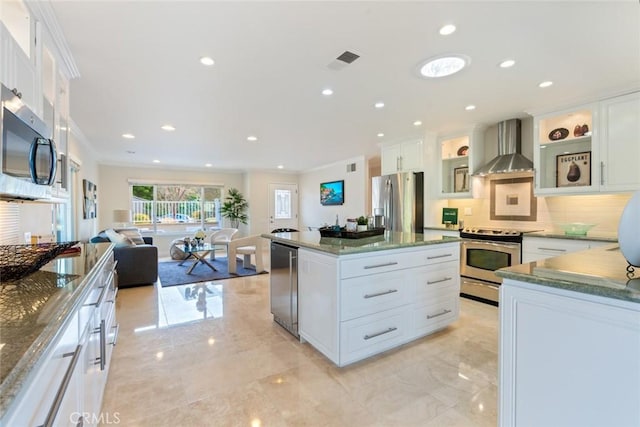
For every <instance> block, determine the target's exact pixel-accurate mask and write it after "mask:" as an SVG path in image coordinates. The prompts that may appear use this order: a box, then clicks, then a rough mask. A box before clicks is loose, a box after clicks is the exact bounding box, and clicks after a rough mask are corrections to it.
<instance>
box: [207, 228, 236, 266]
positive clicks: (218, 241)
mask: <svg viewBox="0 0 640 427" xmlns="http://www.w3.org/2000/svg"><path fill="white" fill-rule="evenodd" d="M237 232H238V229H237V228H221V229H220V230H218V231H216V232H214V233H213V234H212V235H211V236H210V237H209V238H210V239H211V244H212V245H213V246H214V248H213V250H212V251H211V259H212V260H214V259H216V248H215V247H216V246H224V247H225V249H226V250H227V259H228V258H229V247H228V246H229V242H231V241H232V240H233V236H235V234H236V233H237Z"/></svg>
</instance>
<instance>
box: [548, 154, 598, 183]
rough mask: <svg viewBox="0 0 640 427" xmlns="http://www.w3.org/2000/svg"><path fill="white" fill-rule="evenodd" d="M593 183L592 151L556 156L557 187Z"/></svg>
mask: <svg viewBox="0 0 640 427" xmlns="http://www.w3.org/2000/svg"><path fill="white" fill-rule="evenodd" d="M585 185H591V151H584V152H582V153H571V154H559V155H557V156H556V187H580V186H585Z"/></svg>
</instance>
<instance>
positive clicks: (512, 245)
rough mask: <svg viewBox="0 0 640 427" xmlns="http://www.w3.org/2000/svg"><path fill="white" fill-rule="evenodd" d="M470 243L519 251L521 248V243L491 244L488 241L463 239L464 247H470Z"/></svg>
mask: <svg viewBox="0 0 640 427" xmlns="http://www.w3.org/2000/svg"><path fill="white" fill-rule="evenodd" d="M469 243H473V244H478V243H479V244H481V245H489V246H493V247H496V248H509V249H518V248H520V246H521V244H520V243H510V242H491V241H488V240H473V239H462V244H463V245H465V246H466V245H468V244H469Z"/></svg>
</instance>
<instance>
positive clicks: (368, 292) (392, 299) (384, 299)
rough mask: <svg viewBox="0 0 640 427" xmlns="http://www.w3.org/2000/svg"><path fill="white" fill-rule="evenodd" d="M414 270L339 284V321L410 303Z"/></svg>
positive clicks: (382, 274)
mask: <svg viewBox="0 0 640 427" xmlns="http://www.w3.org/2000/svg"><path fill="white" fill-rule="evenodd" d="M412 271H413V270H399V271H392V272H389V273H381V274H376V275H375V276H373V277H372V276H363V277H355V278H352V279H346V280H343V281H342V285H341V290H340V296H341V304H340V319H341V320H349V319H353V318H356V317H361V316H366V315H369V314H374V313H376V312H378V311H384V310H388V309H391V308H395V307H399V306H401V305H403V304H407V303H409V302H410V301H411V296H412V295H413V289H414V288H413V283H412V278H411V276H412V275H411V272H412Z"/></svg>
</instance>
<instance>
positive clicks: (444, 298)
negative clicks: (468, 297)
mask: <svg viewBox="0 0 640 427" xmlns="http://www.w3.org/2000/svg"><path fill="white" fill-rule="evenodd" d="M459 307H460V295H459V291H457V292H456V291H453V292H451V291H445V293H444V294H443V295H438V298H437V299H434V302H432V303H430V304H425V305H423V306H417V307H415V308H414V309H413V312H412V319H411V321H412V325H413V328H412V329H413V333H414V335H415V337H416V338H418V337H421V336H424V335H427V334H430V333H432V332H435V331H437V330H438V329H442V328H444V327H446V326H447V325H449V324H450V323H451V322H453V321H455V320H456V319H457V318H458V315H459V311H460V308H459Z"/></svg>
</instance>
